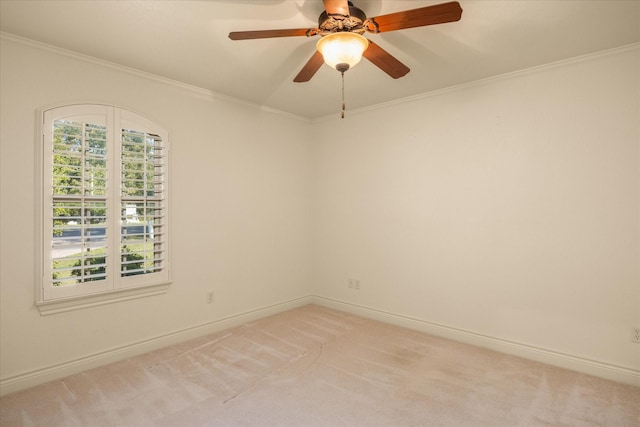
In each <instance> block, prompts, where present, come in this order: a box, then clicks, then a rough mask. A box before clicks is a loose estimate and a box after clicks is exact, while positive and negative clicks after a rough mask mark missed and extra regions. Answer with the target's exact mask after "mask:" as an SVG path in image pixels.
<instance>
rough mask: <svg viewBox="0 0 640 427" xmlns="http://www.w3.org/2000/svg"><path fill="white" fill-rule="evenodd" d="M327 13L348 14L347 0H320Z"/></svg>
mask: <svg viewBox="0 0 640 427" xmlns="http://www.w3.org/2000/svg"><path fill="white" fill-rule="evenodd" d="M322 2H323V3H324V10H325V11H326V12H327V15H343V16H349V1H348V0H322Z"/></svg>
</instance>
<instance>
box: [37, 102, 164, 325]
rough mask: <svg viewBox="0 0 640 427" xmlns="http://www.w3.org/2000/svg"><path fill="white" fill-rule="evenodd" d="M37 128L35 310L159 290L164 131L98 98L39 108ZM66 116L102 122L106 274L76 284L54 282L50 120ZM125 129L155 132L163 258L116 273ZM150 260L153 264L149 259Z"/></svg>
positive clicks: (49, 311)
mask: <svg viewBox="0 0 640 427" xmlns="http://www.w3.org/2000/svg"><path fill="white" fill-rule="evenodd" d="M38 116H39V124H40V129H39V132H38V138H37V141H38V147H37V150H36V153H37V161H38V167H37V168H36V170H37V171H38V172H39V174H40V175H39V176H38V182H39V185H38V187H39V191H38V192H37V197H38V203H37V213H38V221H37V227H36V235H37V239H38V251H37V268H36V306H37V307H38V309H39V311H40V314H42V315H47V314H54V313H58V312H64V311H69V310H75V309H80V308H86V307H90V306H95V305H102V304H108V303H113V302H117V301H123V300H130V299H134V298H141V297H146V296H151V295H158V294H163V293H165V292H166V291H167V290H168V287H169V284H170V282H171V280H170V277H171V276H170V234H169V231H170V227H169V207H170V203H169V201H170V199H169V181H170V178H169V137H168V132H167V131H166V130H164V129H163V128H162V127H160V126H159V125H158V124H156V123H154V122H152V121H150V120H148V119H146V118H145V117H143V116H141V115H139V114H137V113H135V112H132V111H128V110H125V109H122V108H119V107H115V106H110V105H101V104H72V105H62V106H56V107H52V108H48V109H43V110H40V111H39V114H38ZM59 119H66V120H71V119H73V121H78V122H87V123H95V124H99V125H104V126H106V128H107V147H108V149H107V152H108V155H107V156H108V157H107V180H108V181H107V195H106V199H107V212H110V214H108V218H107V222H108V223H107V227H106V229H107V232H106V246H107V260H108V261H107V267H106V273H107V274H106V275H107V278H106V279H104V280H95V281H89V282H83V283H79V284H76V285H67V286H53V284H52V271H53V267H52V249H51V248H52V242H53V201H54V196H53V171H52V164H53V148H52V141H53V131H52V124H53V123H54V121H55V120H59ZM123 129H130V130H135V131H140V132H145V133H147V134H153V135H157V136H159V138H160V139H161V140H162V150H161V151H162V155H163V156H164V160H163V165H162V167H161V173H162V175H163V182H162V207H163V209H162V227H161V229H162V233H163V235H164V237H163V239H162V243H161V244H160V245H161V254H162V261H161V264H160V265H161V267H160V268H159V269H158V271H153V272H151V273H145V274H137V275H131V276H124V275H121V273H120V265H121V264H120V263H121V254H120V238H121V230H122V223H121V221H122V216H121V209H122V203H123V202H122V200H123V199H122V198H121V181H122V169H121V168H122V161H121V160H119V159H120V158H121V157H120V156H121V154H120V150H121V138H122V136H121V135H122V130H123ZM154 265H155V264H154Z"/></svg>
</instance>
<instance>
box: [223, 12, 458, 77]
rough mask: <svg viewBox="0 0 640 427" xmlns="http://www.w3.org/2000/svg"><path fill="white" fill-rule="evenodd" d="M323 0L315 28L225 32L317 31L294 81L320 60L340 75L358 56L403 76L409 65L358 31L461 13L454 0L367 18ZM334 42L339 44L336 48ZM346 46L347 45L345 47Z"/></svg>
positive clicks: (246, 35)
mask: <svg viewBox="0 0 640 427" xmlns="http://www.w3.org/2000/svg"><path fill="white" fill-rule="evenodd" d="M323 3H324V8H325V11H324V12H322V13H321V14H320V17H319V18H318V28H292V29H283V30H258V31H234V32H231V33H229V38H230V39H231V40H251V39H263V38H272V37H295V36H306V37H311V36H315V35H318V34H319V35H320V36H322V39H320V41H319V42H318V50H316V51H315V53H314V54H313V55H312V56H311V59H309V61H308V62H307V63H306V64H305V66H304V67H302V70H300V72H299V73H298V75H297V76H296V77H295V78H294V79H293V81H294V82H297V83H301V82H307V81H309V80H311V78H312V77H313V75H314V74H315V73H316V71H318V69H319V68H320V67H321V66H322V63H323V62H327V64H329V65H330V66H332V67H334V68H336V69H337V70H338V71H339V72H341V73H342V74H343V76H344V72H345V71H347V70H348V69H349V68H350V67H353V66H354V65H355V64H357V63H358V61H360V58H361V57H362V56H364V57H365V58H366V59H368V60H369V61H371V62H372V63H373V64H374V65H375V66H377V67H378V68H380V69H381V70H382V71H384V72H385V73H387V74H388V75H390V76H391V77H393V78H394V79H397V78H399V77H402V76H404V75H406V74H407V73H408V72H409V67H407V66H406V65H404V64H403V63H402V62H400V61H399V60H398V59H396V58H395V57H394V56H392V55H391V54H390V53H389V52H387V51H386V50H384V49H383V48H381V47H380V46H378V45H377V44H375V43H374V42H372V41H371V40H368V39H367V38H365V37H364V36H362V34H364V33H365V32H366V33H372V34H376V33H383V32H389V31H395V30H402V29H405V28H414V27H423V26H426V25H435V24H443V23H446V22H455V21H459V20H460V17H461V16H462V8H461V7H460V3H458V2H457V1H453V2H449V3H442V4H436V5H432V6H426V7H422V8H418V9H412V10H406V11H403V12H396V13H390V14H388V15H381V16H377V17H375V18H367V16H366V15H365V13H364V12H363V11H362V10H360V9H358V8H357V7H355V6H354V5H353V3H352V2H351V1H348V0H323ZM349 43H350V45H349ZM338 45H339V46H340V47H336V46H338ZM347 45H349V46H351V47H347ZM354 46H355V47H354ZM353 49H355V51H354V50H353ZM336 52H337V53H338V55H339V57H338V58H334V59H332V57H331V55H332V53H336Z"/></svg>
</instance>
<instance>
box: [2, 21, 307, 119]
mask: <svg viewBox="0 0 640 427" xmlns="http://www.w3.org/2000/svg"><path fill="white" fill-rule="evenodd" d="M0 40H7V41H12V42H15V43H19V44H23V45H26V46H30V47H33V48H36V49H40V50H43V51H47V52H51V53H55V54H58V55H62V56H66V57H68V58H73V59H76V60H79V61H83V62H87V63H91V64H95V65H99V66H102V67H105V68H110V69H112V70H116V71H120V72H123V73H127V74H130V75H134V76H137V77H141V78H143V79H147V80H152V81H155V82H158V83H161V84H165V85H168V86H172V87H175V88H178V89H180V90H181V91H183V92H184V93H186V94H189V95H191V96H195V97H198V98H200V99H205V100H208V101H211V102H215V101H221V102H229V103H233V104H237V105H242V106H243V107H247V108H250V109H254V110H259V111H262V112H266V113H269V114H275V115H278V116H284V117H288V118H290V119H295V120H300V121H303V122H307V123H310V122H311V120H310V119H309V118H307V117H303V116H299V115H297V114H293V113H289V112H286V111H282V110H278V109H276V108H271V107H268V106H266V105H260V104H256V103H253V102H249V101H245V100H243V99H239V98H235V97H233V96H229V95H224V94H221V93H218V92H214V91H212V90H209V89H204V88H201V87H198V86H194V85H190V84H188V83H183V82H181V81H178V80H173V79H170V78H168V77H163V76H160V75H157V74H153V73H150V72H147V71H142V70H139V69H137V68H133V67H127V66H126V65H121V64H118V63H115V62H110V61H106V60H104V59H100V58H96V57H94V56H90V55H85V54H83V53H79V52H76V51H73V50H69V49H64V48H61V47H57V46H53V45H50V44H47V43H43V42H39V41H36V40H32V39H28V38H26V37H21V36H17V35H15V34H11V33H7V32H3V31H0Z"/></svg>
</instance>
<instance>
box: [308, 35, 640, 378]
mask: <svg viewBox="0 0 640 427" xmlns="http://www.w3.org/2000/svg"><path fill="white" fill-rule="evenodd" d="M639 55H640V54H639V50H638V49H637V47H636V48H635V49H626V50H622V51H618V52H613V53H608V54H606V55H599V56H596V57H590V58H588V59H585V60H582V61H570V62H565V63H562V64H557V65H554V66H548V67H543V68H540V69H536V70H530V71H528V72H524V73H517V74H514V75H511V76H505V77H501V78H495V79H491V80H488V81H484V82H479V83H476V84H472V85H468V86H466V87H459V88H455V89H452V90H448V91H442V92H440V93H436V94H433V95H431V96H428V97H422V98H421V99H415V100H413V102H404V103H398V104H397V105H392V106H391V105H390V106H386V107H385V108H381V109H372V110H369V111H366V112H362V113H358V112H356V113H352V114H350V115H349V116H348V118H347V119H345V120H343V121H340V120H335V121H333V120H329V121H320V122H317V123H315V124H314V131H315V132H316V133H321V132H323V131H325V130H326V129H327V128H330V127H334V128H335V134H336V135H339V138H335V139H331V138H323V139H322V141H317V142H316V144H315V145H314V159H315V166H314V167H315V171H314V177H315V190H314V191H315V193H314V212H315V216H314V220H313V224H314V228H315V230H316V234H315V239H314V257H313V259H314V265H315V271H314V274H313V276H314V278H315V280H316V289H317V292H318V294H320V295H322V296H325V297H327V298H330V299H332V300H337V301H342V302H347V303H351V304H356V305H357V306H360V307H366V308H370V309H373V310H379V311H381V312H384V313H392V314H394V315H401V316H404V317H407V318H411V319H418V320H420V321H425V322H431V323H433V324H436V325H441V326H446V327H451V328H454V329H456V330H458V331H459V332H461V334H459V336H460V337H462V334H463V333H464V332H472V333H475V334H480V335H485V336H489V337H494V338H497V339H499V340H503V341H510V342H517V343H523V344H525V345H526V346H529V347H532V348H541V349H546V350H551V351H553V352H557V353H563V354H568V355H572V356H577V357H580V358H584V359H589V360H596V361H601V362H605V363H608V364H611V365H613V366H619V367H626V368H630V369H631V370H632V371H634V370H635V375H636V376H637V378H638V379H640V375H638V369H639V368H640V345H639V344H634V343H632V342H631V341H630V340H631V338H630V337H631V330H632V326H633V325H640V277H639V266H640V264H639V257H640V252H639V242H640V239H639V233H640V230H639V223H640V222H639V220H640V205H639V192H640V170H639V159H640V157H639V135H640V128H639V122H640V121H639V119H640V110H639V101H640V87H639V76H640V69H639V64H640V56H639ZM389 84H392V83H391V82H390V83H389ZM348 278H356V279H359V280H360V287H361V289H360V290H359V291H353V290H352V289H350V288H349V287H348V284H347V279H348ZM639 384H640V382H639Z"/></svg>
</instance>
